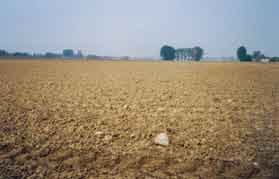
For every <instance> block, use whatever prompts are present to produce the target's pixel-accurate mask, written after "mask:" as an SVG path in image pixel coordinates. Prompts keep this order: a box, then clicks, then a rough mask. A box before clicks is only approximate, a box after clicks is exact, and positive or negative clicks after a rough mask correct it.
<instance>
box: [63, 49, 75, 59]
mask: <svg viewBox="0 0 279 179" xmlns="http://www.w3.org/2000/svg"><path fill="white" fill-rule="evenodd" d="M63 56H64V57H67V58H72V57H74V50H72V49H64V50H63Z"/></svg>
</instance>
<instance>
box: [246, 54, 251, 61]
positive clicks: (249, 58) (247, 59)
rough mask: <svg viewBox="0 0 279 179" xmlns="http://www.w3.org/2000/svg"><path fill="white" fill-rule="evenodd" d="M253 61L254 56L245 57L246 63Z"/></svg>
mask: <svg viewBox="0 0 279 179" xmlns="http://www.w3.org/2000/svg"><path fill="white" fill-rule="evenodd" d="M252 60H253V57H252V55H250V54H247V55H246V57H245V61H246V62H251V61H252Z"/></svg>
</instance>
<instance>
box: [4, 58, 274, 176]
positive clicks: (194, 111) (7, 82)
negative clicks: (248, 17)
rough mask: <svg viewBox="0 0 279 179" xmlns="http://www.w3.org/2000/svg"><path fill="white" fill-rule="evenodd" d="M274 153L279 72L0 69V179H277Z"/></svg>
mask: <svg viewBox="0 0 279 179" xmlns="http://www.w3.org/2000/svg"><path fill="white" fill-rule="evenodd" d="M162 132H165V133H167V135H168V136H169V139H170V144H169V145H168V146H159V145H156V144H155V143H154V137H155V136H156V135H157V134H159V133H162ZM278 150H279V64H256V63H172V62H128V61H126V62H125V61H118V62H113V61H105V62H99V61H59V60H54V61H43V60H41V61H39V60H38V61H35V60H11V61H8V60H1V61H0V178H1V179H2V178H5V179H6V178H29V179H31V178H32V179H33V178H34V179H37V178H50V179H56V178H90V179H94V178H104V179H107V178H149V179H151V178H162V179H164V178H187V179H191V178H193V179H194V178H197V179H198V178H199V179H200V178H267V177H274V178H276V177H279V153H278Z"/></svg>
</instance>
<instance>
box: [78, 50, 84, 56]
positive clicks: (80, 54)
mask: <svg viewBox="0 0 279 179" xmlns="http://www.w3.org/2000/svg"><path fill="white" fill-rule="evenodd" d="M77 57H78V58H83V54H82V51H81V50H78V52H77Z"/></svg>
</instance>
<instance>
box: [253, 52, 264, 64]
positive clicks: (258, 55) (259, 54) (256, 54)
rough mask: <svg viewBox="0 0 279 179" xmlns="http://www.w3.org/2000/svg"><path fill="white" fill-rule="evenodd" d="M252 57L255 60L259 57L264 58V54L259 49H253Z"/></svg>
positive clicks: (258, 59) (259, 58)
mask: <svg viewBox="0 0 279 179" xmlns="http://www.w3.org/2000/svg"><path fill="white" fill-rule="evenodd" d="M252 58H253V59H254V60H255V61H260V60H261V59H264V58H265V56H264V54H262V53H261V51H259V50H258V51H254V52H253V54H252Z"/></svg>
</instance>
